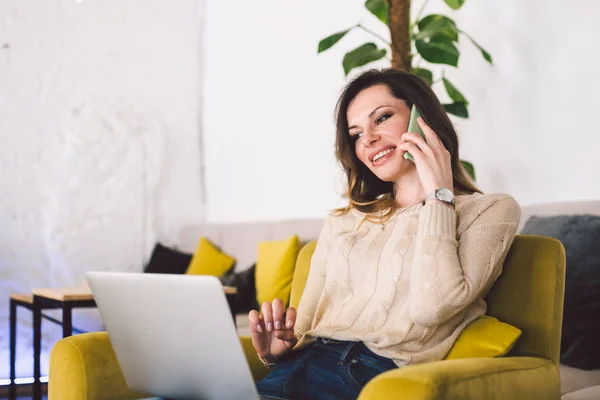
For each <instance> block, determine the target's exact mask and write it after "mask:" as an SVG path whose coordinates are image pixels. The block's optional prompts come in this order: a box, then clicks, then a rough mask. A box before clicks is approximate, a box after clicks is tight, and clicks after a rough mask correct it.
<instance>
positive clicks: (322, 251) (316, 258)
mask: <svg viewBox="0 0 600 400" xmlns="http://www.w3.org/2000/svg"><path fill="white" fill-rule="evenodd" d="M331 236H332V235H331V216H328V217H327V218H326V219H325V223H324V224H323V228H322V229H321V233H320V235H319V239H318V240H317V246H316V247H315V251H314V253H313V256H312V258H311V261H310V270H309V272H308V278H307V280H306V286H305V287H304V291H303V292H302V297H301V298H300V303H299V304H298V312H297V315H296V325H295V326H294V333H295V335H296V337H297V338H298V339H301V338H302V336H304V333H305V332H307V331H309V330H310V329H311V326H312V323H313V319H314V316H315V310H316V308H317V304H318V303H319V299H320V298H321V295H322V293H323V287H324V285H325V265H326V263H327V255H328V253H329V249H330V247H331Z"/></svg>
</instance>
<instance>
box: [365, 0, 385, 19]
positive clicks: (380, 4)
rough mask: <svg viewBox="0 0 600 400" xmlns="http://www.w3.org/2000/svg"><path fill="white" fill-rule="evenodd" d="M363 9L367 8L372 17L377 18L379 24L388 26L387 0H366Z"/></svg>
mask: <svg viewBox="0 0 600 400" xmlns="http://www.w3.org/2000/svg"><path fill="white" fill-rule="evenodd" d="M365 7H367V9H368V10H369V11H371V13H372V14H373V15H375V16H376V17H377V18H379V20H380V21H381V22H383V23H384V24H386V25H387V24H388V18H389V15H390V14H389V5H388V2H387V0H367V2H366V3H365Z"/></svg>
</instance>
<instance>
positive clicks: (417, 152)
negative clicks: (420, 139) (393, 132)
mask: <svg viewBox="0 0 600 400" xmlns="http://www.w3.org/2000/svg"><path fill="white" fill-rule="evenodd" d="M398 149H400V150H402V154H404V153H405V152H409V153H410V154H411V155H412V156H413V158H414V159H415V161H419V162H420V161H422V160H423V159H424V158H425V154H423V152H422V151H421V149H419V148H418V147H417V145H415V144H414V143H412V142H404V143H400V144H399V145H398Z"/></svg>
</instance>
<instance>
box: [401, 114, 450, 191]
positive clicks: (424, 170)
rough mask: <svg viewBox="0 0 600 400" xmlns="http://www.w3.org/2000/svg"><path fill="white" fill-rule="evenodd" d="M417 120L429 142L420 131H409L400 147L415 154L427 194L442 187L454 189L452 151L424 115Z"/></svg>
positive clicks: (403, 137) (403, 136)
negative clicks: (428, 123) (445, 145)
mask: <svg viewBox="0 0 600 400" xmlns="http://www.w3.org/2000/svg"><path fill="white" fill-rule="evenodd" d="M417 122H418V123H419V126H420V127H421V129H422V130H423V133H424V134H425V140H426V141H427V142H425V140H423V138H422V137H421V136H420V135H419V134H418V133H414V132H407V133H405V134H404V135H402V138H401V140H402V142H401V143H400V145H399V146H398V148H399V149H401V150H403V151H402V154H404V152H406V151H408V152H409V153H410V154H411V155H412V156H413V158H414V160H415V165H416V167H417V173H418V174H419V179H420V180H421V184H422V185H423V189H424V190H425V194H429V193H431V192H433V191H434V190H436V189H439V188H442V187H444V188H448V189H450V190H452V191H454V184H453V179H452V163H451V157H450V152H449V151H448V150H447V149H446V148H445V147H444V144H443V143H442V141H441V140H440V138H439V137H438V135H437V134H436V133H435V132H434V131H433V129H431V127H429V125H427V123H426V122H425V120H424V119H423V118H422V117H419V119H418V120H417Z"/></svg>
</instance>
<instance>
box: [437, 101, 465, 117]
mask: <svg viewBox="0 0 600 400" xmlns="http://www.w3.org/2000/svg"><path fill="white" fill-rule="evenodd" d="M442 106H444V110H446V112H447V113H448V114H452V115H456V116H457V117H461V118H469V110H468V109H467V103H450V104H442Z"/></svg>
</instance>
